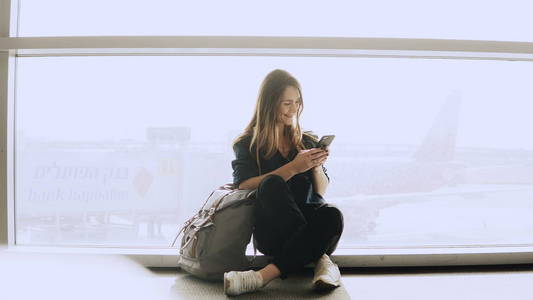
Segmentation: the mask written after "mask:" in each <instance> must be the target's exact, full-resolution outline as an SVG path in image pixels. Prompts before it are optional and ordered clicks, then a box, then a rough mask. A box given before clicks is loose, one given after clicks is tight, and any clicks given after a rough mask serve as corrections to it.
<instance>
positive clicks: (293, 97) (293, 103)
mask: <svg viewBox="0 0 533 300" xmlns="http://www.w3.org/2000/svg"><path fill="white" fill-rule="evenodd" d="M301 104H302V99H301V97H300V92H299V91H298V89H297V88H295V87H293V86H288V87H286V88H285V90H284V91H283V93H281V96H280V99H279V104H278V114H277V115H278V118H277V120H278V123H282V124H284V125H286V126H291V125H292V124H293V122H294V119H295V118H296V116H297V114H298V111H299V109H300V106H301Z"/></svg>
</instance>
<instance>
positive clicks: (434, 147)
mask: <svg viewBox="0 0 533 300" xmlns="http://www.w3.org/2000/svg"><path fill="white" fill-rule="evenodd" d="M461 102H462V94H461V92H460V91H452V92H451V93H450V94H449V95H448V97H447V99H446V101H445V102H444V104H443V105H442V107H441V110H440V112H439V114H438V115H437V117H436V118H435V121H434V122H433V126H432V127H431V129H430V130H429V131H428V133H427V134H426V137H425V138H424V140H423V141H422V144H420V147H419V148H418V149H417V150H416V152H415V154H414V159H415V160H416V161H419V162H439V161H450V160H453V159H454V156H455V145H456V140H457V129H458V127H459V126H458V125H459V111H460V106H461Z"/></svg>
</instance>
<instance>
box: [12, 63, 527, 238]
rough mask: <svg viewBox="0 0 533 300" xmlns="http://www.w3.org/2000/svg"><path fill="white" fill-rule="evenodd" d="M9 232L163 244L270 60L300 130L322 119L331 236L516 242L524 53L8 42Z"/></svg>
mask: <svg viewBox="0 0 533 300" xmlns="http://www.w3.org/2000/svg"><path fill="white" fill-rule="evenodd" d="M17 60H18V61H17V67H18V69H17V81H16V84H17V85H16V115H15V120H16V124H15V125H16V128H15V129H16V134H15V135H16V152H15V154H16V164H15V174H16V178H15V179H16V181H15V182H16V194H15V199H16V203H15V204H16V206H15V209H16V211H15V213H16V218H15V221H16V243H17V244H19V245H76V246H79V245H84V246H105V247H112V246H116V247H143V248H150V247H155V248H160V247H168V245H169V242H170V241H171V239H172V238H173V234H174V233H175V232H176V230H177V229H178V226H180V225H181V224H182V223H183V221H184V220H185V219H186V218H187V217H189V216H190V215H191V214H192V213H194V212H195V211H196V210H197V209H198V208H199V207H200V205H201V204H202V203H203V201H204V200H205V198H206V197H207V196H208V195H209V193H210V191H211V190H212V189H214V188H216V187H217V186H220V185H222V184H225V183H228V182H231V180H232V177H231V160H232V159H233V152H232V149H231V141H232V140H233V139H234V138H235V137H236V136H237V135H238V134H239V133H240V132H241V131H242V129H243V128H244V127H245V125H246V124H247V122H248V121H249V120H250V118H251V115H252V112H253V109H254V105H255V101H256V96H257V91H258V88H259V84H260V82H261V80H262V79H263V77H264V76H265V75H266V74H267V73H268V72H269V71H271V70H273V69H275V68H281V69H285V70H287V71H289V72H291V73H292V74H293V75H294V76H295V77H296V78H298V79H299V80H300V82H301V84H302V87H303V101H304V103H305V109H304V112H303V115H302V119H301V124H302V126H303V129H304V130H312V131H314V132H315V133H316V134H318V135H323V134H335V135H336V139H335V141H334V142H333V144H332V145H331V154H330V158H329V159H328V161H327V163H326V168H327V170H328V174H329V175H330V177H331V184H330V186H329V188H328V191H327V193H326V195H325V198H326V200H327V201H329V202H332V203H335V204H336V205H338V206H339V207H340V208H341V210H342V211H343V213H344V217H345V232H344V235H343V237H342V239H341V243H340V245H339V246H340V247H343V248H364V247H426V246H443V245H447V246H450V245H468V246H470V245H501V244H506V245H516V244H527V243H531V237H530V235H529V232H530V231H531V230H533V221H532V220H531V218H530V216H531V215H532V214H533V206H531V203H530V200H531V198H532V196H533V142H532V140H531V139H529V138H528V136H529V129H530V128H532V127H533V120H532V119H531V118H530V112H531V111H532V110H533V104H532V102H531V99H532V98H533V90H532V89H531V84H530V78H531V77H532V76H533V65H532V64H531V63H529V62H508V61H488V60H475V61H473V60H451V59H399V58H355V57H354V58H324V57H322V58H317V57H257V56H256V57H244V56H242V57H232V56H194V57H187V56H155V57H153V56H122V57H102V56H98V57H19V58H17Z"/></svg>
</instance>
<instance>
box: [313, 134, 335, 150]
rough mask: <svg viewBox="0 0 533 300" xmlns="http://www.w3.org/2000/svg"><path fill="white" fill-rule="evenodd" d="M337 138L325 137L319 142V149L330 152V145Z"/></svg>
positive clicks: (333, 136)
mask: <svg viewBox="0 0 533 300" xmlns="http://www.w3.org/2000/svg"><path fill="white" fill-rule="evenodd" d="M334 138H335V135H333V134H332V135H324V136H323V137H322V138H321V139H320V141H318V144H317V145H316V147H317V148H322V149H324V150H328V147H329V145H330V144H331V142H332V141H333V139H334Z"/></svg>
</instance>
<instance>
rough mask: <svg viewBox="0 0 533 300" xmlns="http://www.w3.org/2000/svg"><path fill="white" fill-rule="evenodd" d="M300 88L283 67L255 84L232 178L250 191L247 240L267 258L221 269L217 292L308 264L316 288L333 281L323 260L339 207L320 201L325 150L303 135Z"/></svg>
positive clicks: (336, 234)
mask: <svg viewBox="0 0 533 300" xmlns="http://www.w3.org/2000/svg"><path fill="white" fill-rule="evenodd" d="M302 110H303V102H302V96H301V88H300V84H299V83H298V81H297V80H296V79H295V78H294V77H293V76H291V75H290V74H289V73H288V72H286V71H283V70H274V71H272V72H270V73H269V74H268V75H267V76H266V78H265V79H264V80H263V83H262V84H261V88H260V91H259V96H258V99H257V103H256V107H255V113H254V116H253V118H252V120H251V122H250V124H248V126H247V127H246V129H245V131H244V133H243V134H242V135H241V136H239V137H238V138H237V139H236V140H235V142H234V144H233V150H234V151H235V155H236V159H235V160H234V161H232V167H233V179H234V184H235V185H236V186H238V187H239V189H256V188H257V194H256V195H257V201H256V205H255V208H254V212H255V220H256V221H255V227H254V239H255V241H256V243H257V248H258V250H259V251H261V252H262V253H264V254H265V255H268V256H272V257H273V260H272V262H271V263H269V264H268V265H267V266H266V267H264V268H263V269H261V270H259V271H253V270H250V271H244V272H236V271H231V272H227V273H225V274H224V292H225V293H226V294H228V295H239V294H242V293H247V292H252V291H255V290H257V289H259V288H261V287H263V286H265V285H267V284H268V283H269V282H270V281H272V280H273V279H275V278H277V277H281V278H286V276H287V275H289V274H290V273H292V272H294V271H297V270H299V269H301V268H303V267H304V266H305V265H306V264H308V263H311V262H315V263H316V267H315V276H314V278H313V284H314V286H315V288H317V289H331V288H335V287H338V286H339V285H340V272H339V269H338V267H337V265H335V264H334V263H333V262H332V261H331V260H330V258H329V255H330V254H331V253H332V252H333V251H334V250H335V248H336V246H337V242H338V241H339V238H340V236H341V233H342V230H343V217H342V213H341V212H340V211H339V210H338V209H337V208H335V207H333V206H330V205H328V204H326V203H325V202H324V199H323V198H322V196H323V195H324V193H325V192H326V188H327V186H328V184H329V177H328V175H327V173H326V169H325V168H324V167H323V164H324V162H325V161H326V160H327V158H328V151H327V150H323V149H319V148H315V147H316V144H317V139H316V137H315V136H313V135H311V134H310V133H302V132H301V129H300V125H299V118H300V115H301V113H302Z"/></svg>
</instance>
